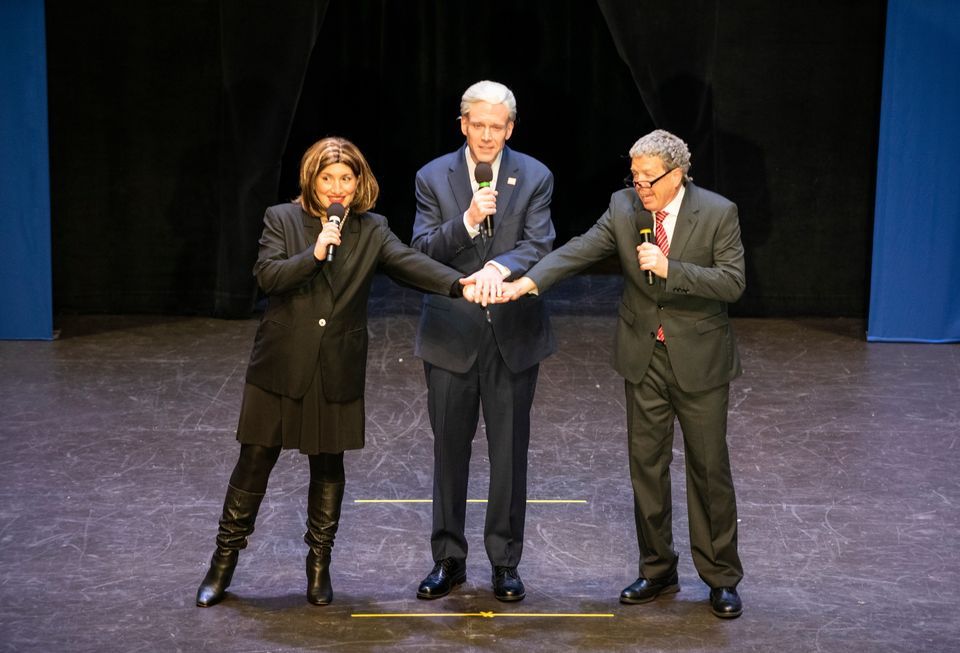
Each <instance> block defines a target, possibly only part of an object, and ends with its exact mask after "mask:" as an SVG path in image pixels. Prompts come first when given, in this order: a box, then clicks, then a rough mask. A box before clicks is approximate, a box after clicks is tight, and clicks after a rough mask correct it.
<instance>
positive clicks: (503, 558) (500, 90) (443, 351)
mask: <svg viewBox="0 0 960 653" xmlns="http://www.w3.org/2000/svg"><path fill="white" fill-rule="evenodd" d="M516 117H517V105H516V99H515V98H514V95H513V93H512V92H511V91H510V89H509V88H507V87H506V86H504V85H503V84H499V83H497V82H491V81H481V82H477V83H476V84H473V85H472V86H470V88H468V89H467V90H466V91H465V92H464V94H463V97H462V99H461V104H460V129H461V131H462V132H463V135H464V136H465V137H466V145H465V146H464V147H461V148H458V149H457V150H456V151H454V152H451V153H450V154H446V155H444V156H441V157H439V158H437V159H434V160H433V161H431V162H430V163H428V164H427V165H425V166H424V167H423V168H421V169H420V171H419V172H418V173H417V178H416V197H417V215H416V220H415V222H414V226H413V240H412V242H411V245H412V246H413V247H415V248H417V249H419V250H421V251H422V252H425V253H426V254H428V255H430V256H431V257H432V258H434V259H436V260H437V261H440V262H442V263H445V264H446V265H449V266H450V267H452V268H455V269H457V270H459V271H460V272H462V273H464V274H465V275H472V278H473V279H474V281H475V283H476V291H477V293H478V294H479V295H480V297H481V299H482V300H483V301H482V304H483V305H478V304H474V303H469V302H467V301H466V300H451V299H447V298H441V297H425V298H424V301H423V310H422V313H421V316H420V325H419V329H418V331H417V342H416V354H417V355H418V356H419V357H421V358H422V359H423V361H424V370H425V373H426V381H427V388H428V409H429V414H430V424H431V426H432V427H433V435H434V479H433V532H432V535H431V548H432V552H433V559H434V562H435V564H434V567H433V570H432V571H431V572H430V574H429V575H427V577H426V578H425V579H424V580H423V582H422V583H421V584H420V587H419V588H418V590H417V596H418V597H420V598H423V599H434V598H438V597H441V596H445V595H446V594H448V593H449V592H450V590H451V589H453V587H454V586H456V585H459V584H460V583H463V582H464V581H465V580H466V558H467V541H466V538H465V537H464V522H465V514H466V500H467V480H468V478H469V468H470V452H471V444H472V441H473V438H474V434H475V433H476V430H477V424H478V420H479V411H480V408H481V407H482V408H483V419H484V423H485V425H486V436H487V449H488V454H489V458H490V489H489V494H488V503H487V514H486V522H485V525H484V545H485V548H486V550H487V556H488V557H489V559H490V563H491V565H492V566H493V574H492V581H493V590H494V595H495V596H496V598H497V599H499V600H501V601H519V600H521V599H523V597H524V595H525V589H524V586H523V581H522V580H521V579H520V575H519V573H518V572H517V565H518V564H519V562H520V556H521V553H522V551H523V528H524V519H525V515H526V499H527V447H528V444H529V440H530V406H531V404H532V403H533V395H534V389H535V388H536V383H537V372H538V369H539V363H540V361H541V360H543V359H544V358H546V357H547V356H549V355H550V354H551V353H553V351H554V350H555V348H556V345H555V342H554V338H553V334H552V332H551V330H550V323H549V320H548V318H547V314H546V312H545V309H544V306H543V304H542V303H541V300H540V299H539V298H538V297H534V296H529V297H524V298H522V299H521V301H518V302H512V303H509V304H497V305H494V304H488V303H487V302H486V301H485V300H486V299H488V298H489V299H490V300H491V301H492V300H493V299H494V298H495V297H497V296H498V295H499V294H500V291H501V288H502V285H503V283H504V282H505V281H507V280H510V279H516V278H519V277H521V276H523V275H524V274H525V273H526V271H527V270H528V269H529V268H530V267H531V266H533V265H534V264H535V263H536V262H537V261H539V260H540V259H541V258H542V257H543V256H544V255H545V254H546V253H547V252H549V251H550V249H551V247H552V245H553V240H554V237H555V235H556V232H555V231H554V228H553V223H552V222H551V220H550V199H551V196H552V194H553V175H552V174H551V172H550V170H548V169H547V167H546V166H545V165H543V164H542V163H540V162H539V161H537V160H536V159H534V158H532V157H529V156H527V155H525V154H521V153H519V152H515V151H513V150H511V149H510V148H508V147H506V142H507V140H509V138H510V136H511V134H512V133H513V128H514V122H515V121H516ZM478 164H489V166H491V167H492V170H493V180H492V182H491V183H490V184H489V186H485V187H481V186H480V184H479V183H478V182H477V181H476V175H475V171H476V168H477V165H478ZM488 218H489V220H490V221H491V222H492V234H490V233H487V232H486V230H482V229H481V227H482V226H484V225H485V224H486V221H487V219H488Z"/></svg>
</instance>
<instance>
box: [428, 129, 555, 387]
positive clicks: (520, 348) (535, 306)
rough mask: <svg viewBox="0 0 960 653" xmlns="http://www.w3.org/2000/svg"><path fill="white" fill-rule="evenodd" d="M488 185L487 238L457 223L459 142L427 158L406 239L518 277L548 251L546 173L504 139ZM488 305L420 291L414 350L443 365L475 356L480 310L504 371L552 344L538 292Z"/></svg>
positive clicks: (461, 263)
mask: <svg viewBox="0 0 960 653" xmlns="http://www.w3.org/2000/svg"><path fill="white" fill-rule="evenodd" d="M496 190H497V193H498V195H497V213H496V215H494V216H493V224H494V227H493V238H492V239H484V238H481V237H479V236H478V237H476V238H471V237H470V235H469V234H468V233H467V229H466V227H465V226H464V224H463V214H464V212H465V211H466V210H467V209H468V208H469V207H470V201H471V199H472V198H473V190H472V188H471V186H470V177H469V171H468V168H467V162H466V159H465V157H464V148H460V149H458V150H456V151H455V152H451V153H450V154H446V155H444V156H441V157H439V158H437V159H434V160H433V161H431V162H430V163H428V164H427V165H425V166H424V167H423V168H421V169H420V170H419V172H417V178H416V197H417V215H416V219H415V221H414V225H413V240H412V242H411V245H412V246H413V247H415V248H416V249H419V250H420V251H422V252H424V253H426V254H428V255H430V257H431V258H433V259H435V260H437V261H440V262H441V263H445V264H447V265H449V266H450V267H452V268H454V269H456V270H459V271H460V272H462V273H463V274H464V275H470V274H472V273H474V272H476V271H477V270H479V269H480V268H482V267H483V266H484V265H485V264H486V263H487V262H488V261H496V262H497V263H499V264H501V265H503V266H505V267H506V268H507V269H509V270H510V277H509V278H510V279H516V278H519V277H522V276H523V275H524V274H526V272H527V270H529V269H530V267H531V266H532V265H533V264H534V263H536V262H537V261H539V260H540V259H541V258H542V257H543V256H544V255H545V254H546V253H547V252H549V251H550V248H551V247H552V246H553V240H554V238H555V237H556V232H555V231H554V228H553V222H552V221H551V220H550V199H551V196H552V195H553V175H552V174H551V172H550V170H549V169H547V167H546V166H545V165H543V164H542V163H540V162H539V161H537V160H536V159H534V158H532V157H530V156H527V155H525V154H521V153H519V152H515V151H513V150H511V149H510V148H507V147H505V148H504V150H503V155H502V157H501V159H500V171H499V174H498V175H497V187H496ZM488 310H489V313H488V311H485V310H484V309H482V308H481V307H480V306H479V305H478V304H472V303H470V302H467V301H466V300H464V299H451V298H448V297H440V296H436V295H432V296H425V297H424V298H423V310H422V312H421V314H420V325H419V328H418V330H417V341H416V354H417V356H419V357H420V358H422V359H423V360H425V361H426V362H428V363H430V364H432V365H436V366H438V367H441V368H443V369H446V370H449V371H451V372H456V373H461V374H462V373H464V372H466V371H467V370H469V369H470V367H471V366H472V365H473V362H474V361H475V360H476V358H477V346H478V345H477V343H478V342H479V340H480V334H481V329H484V328H488V327H486V326H485V323H486V321H487V315H488V314H489V320H490V323H491V324H492V326H493V331H494V334H495V337H496V341H497V346H498V347H499V348H500V353H501V355H502V356H503V359H504V361H505V362H506V364H507V367H508V368H509V369H510V370H511V371H512V372H514V373H516V372H520V371H522V370H525V369H527V368H529V367H531V366H533V365H535V364H537V363H539V362H540V361H541V360H543V359H544V358H546V357H547V356H549V355H550V354H552V353H553V352H554V351H555V350H556V343H555V341H554V337H553V332H552V331H551V329H550V321H549V319H548V317H547V313H546V310H545V308H544V306H543V303H542V301H541V300H540V298H539V297H534V296H528V297H525V298H523V299H521V300H520V301H518V302H511V303H509V304H498V305H495V306H490V307H489V309H488Z"/></svg>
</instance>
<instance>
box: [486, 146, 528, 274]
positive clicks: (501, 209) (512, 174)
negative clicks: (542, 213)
mask: <svg viewBox="0 0 960 653" xmlns="http://www.w3.org/2000/svg"><path fill="white" fill-rule="evenodd" d="M522 174H523V171H522V170H521V169H520V165H519V164H518V163H517V162H516V161H514V159H513V157H512V156H511V155H510V148H509V147H506V146H504V148H503V154H502V155H501V157H500V170H499V171H498V173H497V212H496V214H495V215H494V216H493V238H491V239H489V240H488V241H486V242H485V243H484V246H483V258H484V260H486V258H487V252H488V251H489V249H490V246H491V245H492V244H493V241H494V240H496V239H497V235H498V234H500V233H504V234H506V233H510V232H508V231H506V230H501V229H497V225H498V224H499V222H498V220H499V219H501V218H502V219H504V220H505V219H507V218H508V217H509V216H512V215H513V197H514V191H515V190H516V189H517V185H519V184H520V183H521V182H522V179H521V175H522ZM511 178H512V179H513V180H514V182H513V183H512V184H511V183H510V179H511ZM504 238H506V236H504ZM509 245H511V246H512V243H509ZM511 248H512V247H508V249H511Z"/></svg>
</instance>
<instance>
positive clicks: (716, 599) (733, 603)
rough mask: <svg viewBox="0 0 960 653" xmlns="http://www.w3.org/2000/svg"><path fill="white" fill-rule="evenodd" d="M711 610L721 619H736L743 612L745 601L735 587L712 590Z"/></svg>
mask: <svg viewBox="0 0 960 653" xmlns="http://www.w3.org/2000/svg"><path fill="white" fill-rule="evenodd" d="M710 610H711V611H712V612H713V614H715V615H717V616H718V617H720V618H721V619H736V618H737V617H739V616H740V615H741V614H743V601H741V600H740V595H739V594H737V589H736V588H735V587H715V588H714V589H712V590H710Z"/></svg>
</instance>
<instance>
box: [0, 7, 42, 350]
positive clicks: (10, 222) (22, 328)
mask: <svg viewBox="0 0 960 653" xmlns="http://www.w3.org/2000/svg"><path fill="white" fill-rule="evenodd" d="M0 43H2V44H3V45H2V46H0V80H2V81H0V243H3V245H2V255H0V338H3V339H28V340H49V339H51V338H52V337H53V299H52V290H51V288H52V283H51V267H50V172H49V170H50V168H49V164H48V140H47V56H46V44H45V39H44V12H43V0H3V1H2V2H0Z"/></svg>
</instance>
